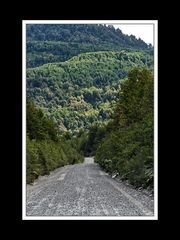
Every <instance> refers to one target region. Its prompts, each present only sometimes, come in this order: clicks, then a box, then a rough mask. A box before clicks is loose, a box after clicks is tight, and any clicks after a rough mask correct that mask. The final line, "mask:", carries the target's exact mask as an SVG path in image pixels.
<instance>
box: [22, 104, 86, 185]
mask: <svg viewBox="0 0 180 240" xmlns="http://www.w3.org/2000/svg"><path fill="white" fill-rule="evenodd" d="M26 146H27V148H26V149H27V152H26V154H27V156H26V161H27V169H26V170H27V171H26V176H27V183H31V182H33V181H34V180H35V179H36V178H37V177H38V176H40V175H44V174H49V173H50V171H52V170H54V169H55V168H58V167H61V166H64V165H66V164H74V163H78V162H82V161H83V158H82V155H80V154H79V153H78V152H77V150H76V149H75V148H73V147H72V144H71V141H70V140H69V141H68V142H67V141H64V139H61V138H59V137H58V130H57V128H56V125H55V124H54V123H53V121H52V120H48V118H47V117H45V116H44V114H43V112H42V110H40V109H38V108H37V107H35V105H34V103H33V102H32V101H30V100H28V101H27V145H26Z"/></svg>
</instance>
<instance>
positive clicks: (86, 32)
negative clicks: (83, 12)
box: [27, 24, 153, 68]
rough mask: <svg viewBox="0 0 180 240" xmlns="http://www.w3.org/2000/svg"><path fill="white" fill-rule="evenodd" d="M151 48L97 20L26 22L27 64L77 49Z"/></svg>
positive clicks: (55, 58)
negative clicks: (98, 22) (85, 21)
mask: <svg viewBox="0 0 180 240" xmlns="http://www.w3.org/2000/svg"><path fill="white" fill-rule="evenodd" d="M122 49H134V50H147V51H152V50H153V48H152V46H151V45H147V44H146V43H145V42H144V41H143V40H141V39H136V38H135V36H133V35H131V36H128V35H125V34H123V33H122V32H121V30H119V29H115V28H114V27H113V26H105V25H100V24H33V25H32V24H30V25H27V67H28V68H29V67H36V66H40V65H42V64H45V63H50V62H60V61H66V60H68V59H70V58H71V57H73V56H76V55H78V54H79V53H85V52H96V51H121V50H122Z"/></svg>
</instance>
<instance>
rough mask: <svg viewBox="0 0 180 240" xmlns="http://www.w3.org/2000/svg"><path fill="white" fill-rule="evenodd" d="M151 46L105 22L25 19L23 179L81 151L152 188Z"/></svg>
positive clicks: (112, 170)
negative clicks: (29, 22) (32, 21)
mask: <svg viewBox="0 0 180 240" xmlns="http://www.w3.org/2000/svg"><path fill="white" fill-rule="evenodd" d="M152 72H153V47H152V46H151V45H147V44H146V43H145V42H143V41H142V40H141V39H136V38H135V37H134V36H132V35H131V36H128V35H125V34H123V33H122V32H121V30H119V29H117V30H115V29H114V27H112V26H105V25H97V24H96V25H83V24H81V25H78V24H76V25H73V24H71V25H69V24H66V25H54V24H52V25H48V24H47V25H43V24H42V25H39V24H37V25H28V26H27V98H28V101H27V181H28V182H32V181H33V180H34V179H35V178H37V177H38V176H39V175H44V174H49V172H50V171H51V170H53V169H55V168H57V167H60V166H63V165H65V164H73V163H78V162H82V160H83V157H82V156H83V155H84V156H95V161H96V162H97V163H99V164H100V166H101V167H102V168H104V169H105V170H106V171H108V172H109V173H111V174H115V175H117V176H120V178H121V179H122V180H128V181H129V182H130V183H131V184H133V185H134V186H136V187H139V186H142V187H144V188H147V187H148V188H153V161H154V157H153V104H154V102H153V74H152Z"/></svg>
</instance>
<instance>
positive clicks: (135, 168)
mask: <svg viewBox="0 0 180 240" xmlns="http://www.w3.org/2000/svg"><path fill="white" fill-rule="evenodd" d="M106 129H107V130H106V134H105V137H104V138H103V139H102V141H101V142H100V144H99V146H98V149H97V152H96V155H95V159H96V161H97V162H98V163H99V164H100V165H101V166H102V167H104V168H105V169H106V170H107V171H109V172H111V173H113V172H117V173H119V175H120V176H121V178H122V179H128V180H129V182H130V183H132V184H134V185H135V186H137V187H139V186H143V187H148V186H149V187H151V188H152V187H153V159H154V156H153V76H152V74H151V72H150V71H148V70H146V69H134V70H132V71H131V72H130V73H129V76H128V80H126V81H124V83H123V84H122V87H121V92H120V96H119V100H118V102H117V107H116V109H115V112H114V116H113V121H112V122H111V123H109V124H108V126H107V128H106Z"/></svg>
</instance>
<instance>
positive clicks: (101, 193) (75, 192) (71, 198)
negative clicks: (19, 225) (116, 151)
mask: <svg viewBox="0 0 180 240" xmlns="http://www.w3.org/2000/svg"><path fill="white" fill-rule="evenodd" d="M26 191H27V193H26V198H27V199H26V215H27V216H153V215H154V213H153V207H154V201H153V197H151V196H149V195H147V194H145V193H142V192H140V191H138V190H135V189H134V188H132V187H130V186H127V185H126V184H124V183H123V182H119V181H117V180H116V179H112V178H111V176H109V175H108V174H107V173H105V172H104V171H103V170H102V169H101V168H100V167H99V165H98V164H96V163H94V160H93V158H85V160H84V163H82V164H75V165H68V166H65V167H62V168H59V169H56V170H55V171H53V172H52V173H51V174H50V175H49V176H43V177H40V178H39V179H38V180H37V181H36V182H35V184H34V185H27V188H26Z"/></svg>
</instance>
